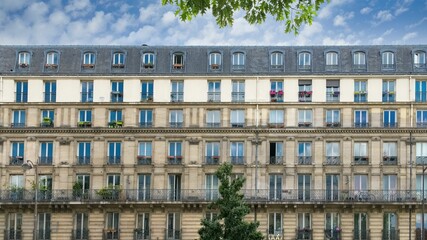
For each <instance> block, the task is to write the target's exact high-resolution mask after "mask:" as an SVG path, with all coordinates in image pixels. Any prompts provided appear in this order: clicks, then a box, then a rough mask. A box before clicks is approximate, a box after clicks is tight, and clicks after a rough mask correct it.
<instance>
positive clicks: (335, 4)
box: [318, 0, 353, 19]
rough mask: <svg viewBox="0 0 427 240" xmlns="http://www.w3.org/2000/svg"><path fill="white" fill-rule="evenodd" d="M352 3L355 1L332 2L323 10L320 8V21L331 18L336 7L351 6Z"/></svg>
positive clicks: (339, 0)
mask: <svg viewBox="0 0 427 240" xmlns="http://www.w3.org/2000/svg"><path fill="white" fill-rule="evenodd" d="M352 1H353V0H331V1H330V2H329V3H327V4H326V5H323V6H322V8H320V11H319V14H318V17H319V19H325V18H329V17H330V16H332V13H333V11H334V8H335V7H338V6H341V5H345V4H349V3H351V2H352Z"/></svg>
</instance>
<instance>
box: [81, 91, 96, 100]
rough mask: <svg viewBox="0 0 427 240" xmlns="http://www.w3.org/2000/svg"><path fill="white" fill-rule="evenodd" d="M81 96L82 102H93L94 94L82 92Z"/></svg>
mask: <svg viewBox="0 0 427 240" xmlns="http://www.w3.org/2000/svg"><path fill="white" fill-rule="evenodd" d="M80 96H81V101H82V102H93V92H81V93H80Z"/></svg>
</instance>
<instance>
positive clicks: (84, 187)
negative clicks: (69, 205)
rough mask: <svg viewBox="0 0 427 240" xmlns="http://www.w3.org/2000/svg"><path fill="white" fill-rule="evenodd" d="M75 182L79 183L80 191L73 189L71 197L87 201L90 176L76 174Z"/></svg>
mask: <svg viewBox="0 0 427 240" xmlns="http://www.w3.org/2000/svg"><path fill="white" fill-rule="evenodd" d="M76 182H78V183H80V186H81V189H79V190H77V189H73V197H75V198H80V199H88V198H89V190H90V175H89V174H77V175H76Z"/></svg>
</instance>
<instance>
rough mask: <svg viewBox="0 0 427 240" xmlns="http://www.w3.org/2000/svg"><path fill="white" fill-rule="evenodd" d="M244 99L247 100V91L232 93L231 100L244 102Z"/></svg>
mask: <svg viewBox="0 0 427 240" xmlns="http://www.w3.org/2000/svg"><path fill="white" fill-rule="evenodd" d="M244 101H245V92H232V93H231V102H244Z"/></svg>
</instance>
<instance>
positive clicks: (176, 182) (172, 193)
mask: <svg viewBox="0 0 427 240" xmlns="http://www.w3.org/2000/svg"><path fill="white" fill-rule="evenodd" d="M169 200H170V201H179V200H181V175H179V174H169Z"/></svg>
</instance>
